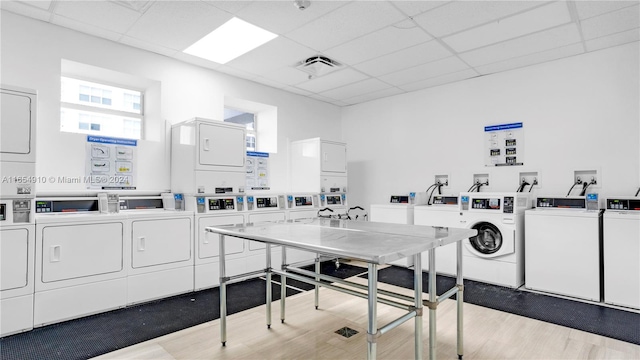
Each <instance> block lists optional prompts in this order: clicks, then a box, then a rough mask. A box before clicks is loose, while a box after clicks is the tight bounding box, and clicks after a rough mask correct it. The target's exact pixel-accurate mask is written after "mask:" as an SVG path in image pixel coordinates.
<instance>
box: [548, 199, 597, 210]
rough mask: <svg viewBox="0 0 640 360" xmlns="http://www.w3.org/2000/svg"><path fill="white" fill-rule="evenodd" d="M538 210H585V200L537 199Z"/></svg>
mask: <svg viewBox="0 0 640 360" xmlns="http://www.w3.org/2000/svg"><path fill="white" fill-rule="evenodd" d="M536 207H538V208H559V209H585V208H586V207H587V204H586V201H585V198H583V197H581V198H546V197H544V198H541V197H539V198H538V199H536Z"/></svg>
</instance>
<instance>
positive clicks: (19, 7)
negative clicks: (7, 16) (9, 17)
mask: <svg viewBox="0 0 640 360" xmlns="http://www.w3.org/2000/svg"><path fill="white" fill-rule="evenodd" d="M0 9H2V10H7V11H10V12H12V13H14V14H18V15H23V16H28V17H30V18H34V19H37V20H42V21H49V20H50V19H51V12H49V11H47V10H43V9H41V8H39V7H35V6H31V5H29V4H25V3H23V2H18V1H0Z"/></svg>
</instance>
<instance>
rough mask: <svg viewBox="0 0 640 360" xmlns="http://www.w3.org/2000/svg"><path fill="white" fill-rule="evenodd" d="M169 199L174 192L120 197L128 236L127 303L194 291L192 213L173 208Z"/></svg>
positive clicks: (172, 197)
mask: <svg viewBox="0 0 640 360" xmlns="http://www.w3.org/2000/svg"><path fill="white" fill-rule="evenodd" d="M178 196H180V195H178ZM172 200H174V195H173V194H170V195H169V196H166V195H164V196H163V195H160V196H126V197H120V213H121V214H124V215H126V217H127V221H128V224H129V226H128V228H129V232H130V237H131V249H130V253H131V258H130V261H128V262H127V264H128V265H129V268H128V277H127V304H136V303H141V302H145V301H150V300H155V299H160V298H164V297H168V296H172V295H177V294H182V293H186V292H190V291H193V288H194V286H193V278H194V276H193V271H194V269H193V264H194V260H193V258H194V257H193V253H194V251H193V233H194V225H193V222H194V219H193V212H192V211H183V210H176V209H173V208H172V207H171V206H168V203H174V201H172Z"/></svg>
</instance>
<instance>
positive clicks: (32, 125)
mask: <svg viewBox="0 0 640 360" xmlns="http://www.w3.org/2000/svg"><path fill="white" fill-rule="evenodd" d="M0 90H1V91H0V96H1V99H0V103H1V104H2V106H1V107H0V108H1V110H2V111H1V114H0V127H1V128H2V131H1V132H0V136H1V139H0V173H1V174H2V183H1V185H0V276H1V279H0V313H1V314H2V316H1V317H0V336H5V335H10V334H14V333H17V332H21V331H27V330H30V329H32V328H33V297H34V296H33V292H34V273H33V271H34V263H33V262H34V251H35V222H34V220H35V219H34V206H33V199H34V196H35V183H36V181H37V179H36V176H35V175H36V167H35V161H36V148H35V146H36V143H35V132H36V112H37V95H36V92H35V91H34V90H29V89H22V88H17V87H13V86H6V85H2V86H1V89H0Z"/></svg>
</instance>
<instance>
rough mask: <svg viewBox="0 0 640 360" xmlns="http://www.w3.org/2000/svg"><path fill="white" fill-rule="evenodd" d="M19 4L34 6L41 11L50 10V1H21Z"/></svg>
mask: <svg viewBox="0 0 640 360" xmlns="http://www.w3.org/2000/svg"><path fill="white" fill-rule="evenodd" d="M20 2H21V3H24V4H28V5H31V6H35V7H37V8H40V9H42V10H47V11H50V10H51V3H52V1H50V0H22V1H20Z"/></svg>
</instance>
